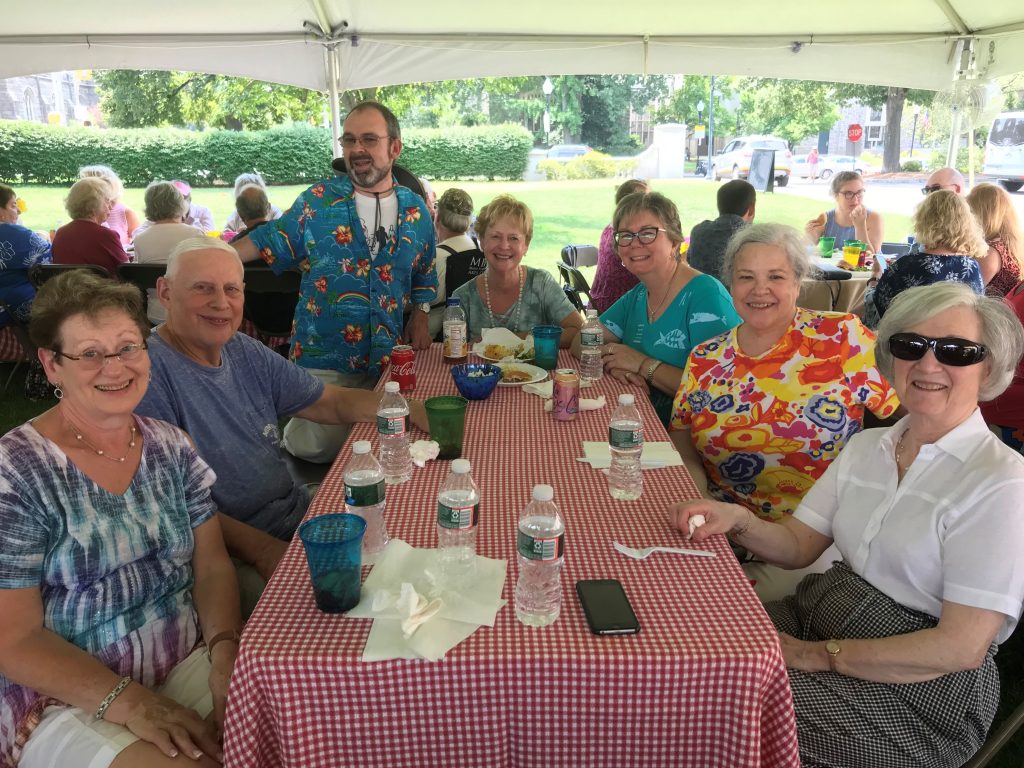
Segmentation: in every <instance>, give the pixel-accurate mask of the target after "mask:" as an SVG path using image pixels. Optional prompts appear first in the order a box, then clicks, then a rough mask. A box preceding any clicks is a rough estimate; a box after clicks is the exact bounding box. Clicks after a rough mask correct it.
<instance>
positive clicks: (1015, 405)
mask: <svg viewBox="0 0 1024 768" xmlns="http://www.w3.org/2000/svg"><path fill="white" fill-rule="evenodd" d="M1005 301H1006V304H1007V305H1008V306H1009V307H1010V308H1011V309H1012V310H1013V312H1014V314H1015V315H1017V319H1018V320H1021V322H1024V320H1022V318H1024V283H1021V284H1020V285H1018V286H1017V288H1016V290H1013V291H1010V293H1009V294H1008V295H1007V296H1006V299H1005ZM981 415H982V416H984V417H985V423H987V424H988V426H989V428H990V429H991V430H992V431H993V432H995V433H996V434H997V435H999V438H1000V439H1001V440H1002V441H1003V442H1004V443H1006V444H1007V445H1008V446H1010V447H1011V448H1013V450H1015V451H1017V453H1020V454H1024V362H1022V363H1021V364H1020V365H1018V366H1017V371H1016V373H1014V375H1013V380H1012V381H1011V382H1010V385H1009V386H1008V387H1007V388H1006V391H1005V392H1003V393H1002V394H1001V395H999V397H997V398H995V399H994V400H992V401H990V402H987V403H982V404H981Z"/></svg>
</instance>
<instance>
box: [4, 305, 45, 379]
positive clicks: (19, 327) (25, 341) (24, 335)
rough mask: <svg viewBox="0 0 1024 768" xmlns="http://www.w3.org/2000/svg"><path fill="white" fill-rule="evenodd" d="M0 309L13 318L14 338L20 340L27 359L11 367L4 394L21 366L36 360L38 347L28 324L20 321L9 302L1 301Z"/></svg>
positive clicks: (15, 362)
mask: <svg viewBox="0 0 1024 768" xmlns="http://www.w3.org/2000/svg"><path fill="white" fill-rule="evenodd" d="M0 309H3V311H4V312H6V313H7V314H8V316H9V317H10V318H11V324H10V325H11V331H12V332H13V333H14V338H16V339H17V340H18V344H20V345H21V348H22V350H24V352H25V357H24V358H22V359H20V360H15V361H13V362H14V365H13V366H12V367H11V373H10V374H9V375H8V377H7V381H6V382H5V383H4V392H6V391H7V388H8V387H9V386H10V385H11V381H12V380H13V379H14V374H15V373H17V372H18V369H19V368H21V364H22V363H24V362H28V363H29V365H31V364H32V361H33V360H35V358H36V347H35V345H34V344H33V343H32V341H31V340H30V339H29V337H28V322H26V321H25V320H22V319H20V318H19V317H18V316H17V315H15V314H14V309H13V307H11V306H10V305H9V304H8V303H7V302H5V301H0Z"/></svg>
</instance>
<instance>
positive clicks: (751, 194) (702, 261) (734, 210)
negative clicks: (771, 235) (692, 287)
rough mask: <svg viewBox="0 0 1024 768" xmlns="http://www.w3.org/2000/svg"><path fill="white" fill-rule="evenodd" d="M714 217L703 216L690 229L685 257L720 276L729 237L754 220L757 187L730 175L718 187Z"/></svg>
mask: <svg viewBox="0 0 1024 768" xmlns="http://www.w3.org/2000/svg"><path fill="white" fill-rule="evenodd" d="M717 202H718V218H717V219H715V220H714V221H710V220H707V219H706V220H704V221H702V222H701V223H700V224H698V225H697V226H695V227H694V228H693V229H692V230H691V232H690V248H689V250H687V251H686V261H687V262H688V263H689V265H690V266H691V267H693V268H694V269H696V270H698V271H699V272H703V273H704V274H705V275H711V276H712V277H717V278H718V279H719V280H722V282H723V283H724V282H725V280H723V279H722V263H723V262H724V261H725V247H726V245H728V244H729V238H731V237H732V236H733V235H735V234H736V233H737V232H738V231H739V230H740V229H742V228H743V227H745V226H746V225H747V224H749V223H750V222H752V221H753V220H754V208H755V207H756V205H757V191H756V190H755V189H754V186H753V185H752V184H751V183H750V182H749V181H745V180H743V179H733V180H732V181H728V182H726V183H725V184H723V185H722V186H720V187H719V188H718V197H717Z"/></svg>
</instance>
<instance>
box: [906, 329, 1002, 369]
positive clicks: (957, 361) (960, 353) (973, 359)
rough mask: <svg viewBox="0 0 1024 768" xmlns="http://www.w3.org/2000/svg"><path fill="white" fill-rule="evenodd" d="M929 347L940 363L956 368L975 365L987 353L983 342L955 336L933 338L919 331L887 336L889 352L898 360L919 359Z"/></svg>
mask: <svg viewBox="0 0 1024 768" xmlns="http://www.w3.org/2000/svg"><path fill="white" fill-rule="evenodd" d="M929 349H931V351H932V352H933V353H934V354H935V359H936V360H938V361H939V362H940V363H942V364H943V365H952V366H955V367H957V368H962V367H964V366H967V365H977V364H978V363H980V362H981V361H982V360H984V359H985V357H986V356H987V355H988V348H987V347H986V346H985V345H984V344H979V343H978V342H976V341H971V340H969V339H961V338H958V337H956V336H943V337H941V338H937V339H933V338H931V337H928V336H922V335H921V334H919V333H894V334H893V335H892V336H890V337H889V352H890V353H891V354H892V356H893V357H898V358H899V359H900V360H920V359H921V358H922V357H924V356H925V353H926V352H927V351H928V350H929Z"/></svg>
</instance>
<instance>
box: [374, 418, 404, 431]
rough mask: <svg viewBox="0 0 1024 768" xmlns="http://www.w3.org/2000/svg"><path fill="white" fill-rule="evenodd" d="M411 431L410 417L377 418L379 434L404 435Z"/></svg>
mask: <svg viewBox="0 0 1024 768" xmlns="http://www.w3.org/2000/svg"><path fill="white" fill-rule="evenodd" d="M408 431H409V417H408V416H398V417H396V418H393V419H391V418H388V417H387V416H378V417H377V434H380V435H404V434H406V433H407V432H408Z"/></svg>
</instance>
